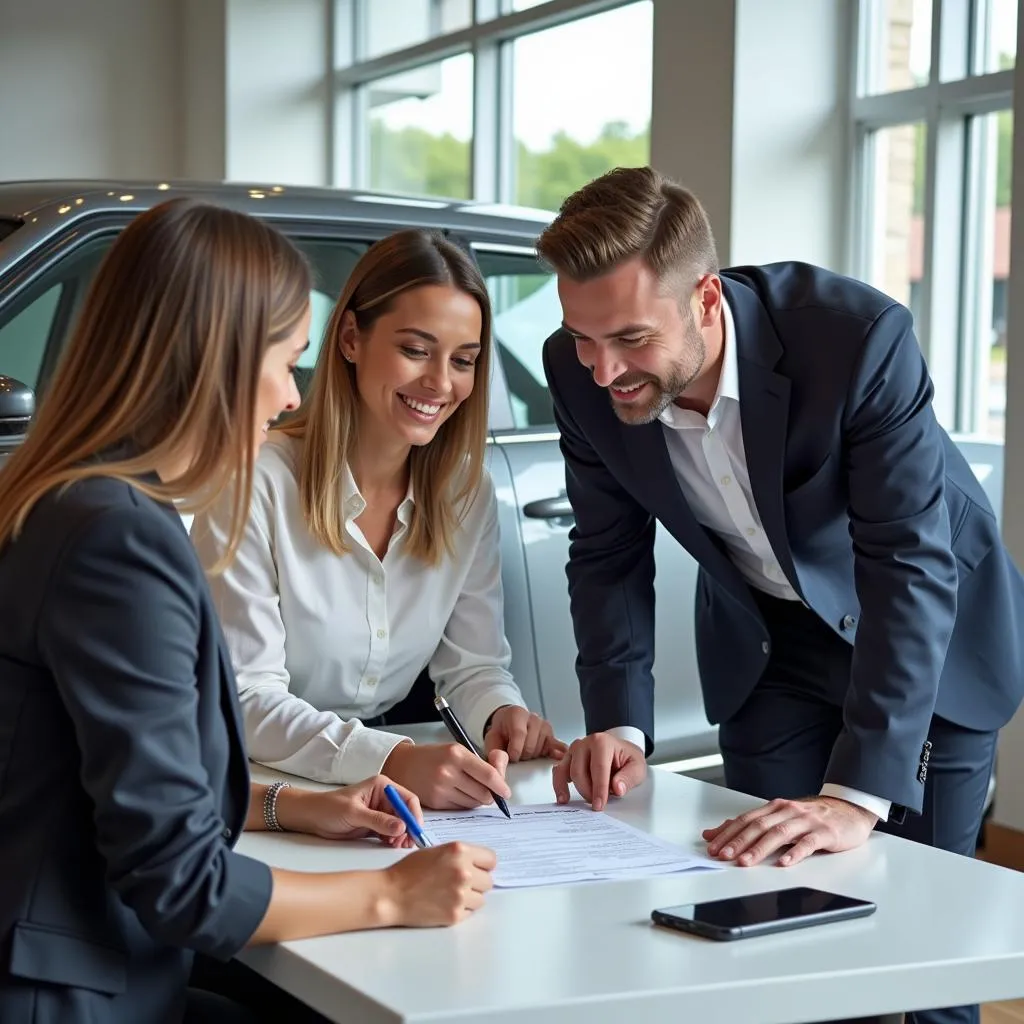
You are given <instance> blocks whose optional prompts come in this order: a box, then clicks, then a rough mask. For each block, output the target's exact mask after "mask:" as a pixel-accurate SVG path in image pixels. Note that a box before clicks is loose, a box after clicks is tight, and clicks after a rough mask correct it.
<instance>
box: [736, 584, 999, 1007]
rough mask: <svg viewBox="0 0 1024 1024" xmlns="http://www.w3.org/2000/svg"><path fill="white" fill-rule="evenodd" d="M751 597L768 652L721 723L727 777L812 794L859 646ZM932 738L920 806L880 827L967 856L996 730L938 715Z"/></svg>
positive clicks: (745, 788) (807, 615)
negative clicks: (746, 693)
mask: <svg viewBox="0 0 1024 1024" xmlns="http://www.w3.org/2000/svg"><path fill="white" fill-rule="evenodd" d="M754 595H755V599H756V600H757V603H758V605H759V607H760V608H761V612H762V615H763V616H764V619H765V623H766V625H767V627H768V632H769V634H770V636H771V638H772V653H771V656H770V658H769V662H768V667H767V668H766V669H765V672H764V675H763V676H762V678H761V679H760V681H759V682H758V684H757V686H756V687H755V688H754V690H753V692H752V693H751V695H750V697H749V698H748V699H747V701H746V702H745V703H744V704H743V706H742V707H741V708H740V710H739V711H738V712H737V714H736V715H734V716H733V717H732V718H731V719H729V721H727V722H723V723H722V724H721V726H720V727H719V743H720V745H721V749H722V757H723V761H724V768H725V782H726V785H727V786H728V787H729V788H730V789H735V790H738V791H739V792H742V793H749V794H750V795H751V796H756V797H759V798H761V799H764V800H772V799H775V798H778V797H781V798H783V799H797V798H799V797H804V796H812V795H814V794H816V793H817V792H818V791H819V790H820V789H821V784H822V781H823V779H824V775H825V769H826V767H827V766H828V759H829V755H830V754H831V751H832V746H833V744H834V743H835V741H836V738H837V737H838V735H839V731H840V729H841V728H842V725H843V711H842V698H843V695H844V694H845V691H846V688H847V686H848V683H849V678H850V663H851V658H852V653H853V648H852V647H851V646H850V645H849V644H848V643H847V642H846V641H845V640H843V639H841V638H840V637H839V636H837V635H836V634H835V633H834V632H833V631H832V630H831V629H830V628H829V627H828V626H827V625H825V623H824V622H822V621H821V619H819V618H818V616H817V615H815V614H814V612H812V611H811V610H810V609H809V608H807V607H805V606H804V605H803V604H802V603H801V602H799V601H783V600H779V599H776V598H772V597H769V596H767V595H765V594H763V593H760V592H758V591H755V592H754ZM928 738H929V739H930V740H931V743H932V750H931V758H930V761H929V763H928V776H927V781H926V783H925V788H924V807H923V813H921V814H920V815H917V814H912V813H909V812H908V813H907V816H906V819H905V821H904V823H903V824H902V825H896V824H892V823H889V822H885V823H882V822H879V824H878V826H877V828H878V830H879V831H881V832H889V833H891V834H893V835H898V836H902V837H903V838H905V839H910V840H912V841H914V842H918V843H924V844H926V845H928V846H935V847H938V848H939V849H942V850H949V851H950V852H952V853H959V854H962V855H963V856H965V857H971V856H973V855H974V852H975V845H976V842H977V838H978V833H979V831H980V829H981V823H982V815H983V813H984V807H985V797H986V795H987V792H988V783H989V777H990V776H991V773H992V766H993V762H994V760H995V752H996V738H997V733H994V732H974V731H972V730H969V729H964V728H962V727H961V726H958V725H955V724H954V723H952V722H949V721H946V720H945V719H942V718H939V717H938V716H935V717H934V718H933V719H932V722H931V727H930V730H929V733H928ZM879 795H881V794H879ZM979 1019H980V1015H979V1010H978V1007H977V1006H958V1007H952V1008H947V1009H936V1010H919V1011H916V1012H914V1013H910V1014H908V1015H907V1024H978V1021H979Z"/></svg>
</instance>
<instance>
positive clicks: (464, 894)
mask: <svg viewBox="0 0 1024 1024" xmlns="http://www.w3.org/2000/svg"><path fill="white" fill-rule="evenodd" d="M495 864H497V857H496V856H495V854H494V851H493V850H488V849H486V848H485V847H482V846H470V845H468V844H466V843H446V844H445V845H444V846H432V847H430V848H429V849H426V850H417V851H416V852H415V853H410V854H409V856H408V857H403V858H402V859H401V860H400V861H399V862H398V863H397V864H393V865H392V866H391V867H389V868H387V869H386V870H385V871H384V872H383V875H384V878H385V890H384V891H385V894H386V895H385V897H384V900H383V901H382V902H383V908H384V909H383V916H384V923H385V926H390V927H405V928H430V927H436V926H438V925H452V924H458V923H459V922H460V921H461V920H463V919H464V918H466V917H468V916H469V915H470V914H471V913H472V912H473V911H474V910H478V909H479V908H480V907H482V906H483V903H484V893H486V892H487V891H488V890H489V889H490V888H491V887H492V886H493V885H494V882H493V879H492V878H491V872H492V871H493V870H494V866H495Z"/></svg>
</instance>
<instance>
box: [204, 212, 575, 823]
mask: <svg viewBox="0 0 1024 1024" xmlns="http://www.w3.org/2000/svg"><path fill="white" fill-rule="evenodd" d="M491 345H492V341H491V310H490V302H489V299H488V295H487V290H486V287H485V285H484V282H483V279H482V278H481V276H480V273H479V271H478V270H477V268H476V266H475V264H474V263H473V262H472V260H471V259H470V258H469V257H468V256H467V255H466V254H465V253H463V252H462V251H461V250H460V249H459V248H458V247H457V246H455V245H453V244H452V243H450V242H449V241H447V240H446V239H445V238H443V237H442V236H440V235H437V234H433V233H427V232H420V231H403V232H399V233H398V234H395V235H392V236H390V237H388V238H386V239H384V240H382V241H380V242H378V243H376V244H375V245H374V246H372V247H371V248H370V249H369V250H368V251H367V252H366V253H365V254H364V256H363V257H362V259H361V260H360V261H359V263H358V264H357V265H356V267H355V268H354V270H353V271H352V275H351V277H350V278H349V280H348V283H347V285H346V287H345V290H344V292H343V294H342V296H341V298H340V299H339V301H338V304H337V307H336V308H335V310H334V312H333V314H332V317H331V320H330V322H329V324H328V327H327V331H326V335H325V338H324V342H323V346H322V349H321V352H320V355H319V358H318V362H317V367H316V371H315V374H314V377H313V383H312V386H311V394H310V398H309V401H308V403H307V405H306V406H305V407H304V408H303V410H302V411H301V412H300V413H299V415H298V416H297V418H295V419H293V420H291V421H290V422H289V423H288V424H287V425H286V426H284V427H282V428H280V429H275V430H273V431H271V438H270V441H269V442H268V444H267V445H266V446H265V448H264V450H263V452H262V454H261V456H260V459H259V461H258V463H257V467H256V473H255V481H254V497H253V503H252V508H251V511H250V516H249V521H248V524H247V527H246V530H245V534H244V536H243V538H242V541H241V544H240V545H239V550H238V554H237V557H236V559H235V561H234V563H233V565H232V566H231V568H230V569H229V570H228V571H227V572H226V573H224V574H223V575H221V576H219V577H216V578H215V579H214V581H213V592H214V597H215V600H216V602H217V607H218V610H219V612H220V617H221V620H222V622H223V624H224V629H225V632H226V635H227V641H228V645H229V647H230V649H231V653H232V658H233V660H234V665H235V670H236V673H237V676H238V686H239V693H240V697H241V703H242V708H243V712H244V716H245V729H246V737H247V740H248V744H249V754H250V756H251V757H252V758H253V759H255V760H257V761H260V762H262V763H264V764H267V765H270V766H273V767H276V768H280V769H283V770H285V771H289V772H292V773H294V774H297V775H302V776H305V777H308V778H311V779H316V780H319V781H324V782H350V781H355V780H358V779H362V778H365V777H367V776H371V775H374V774H376V773H377V772H380V771H386V773H387V774H388V775H389V777H391V778H393V779H395V780H397V781H399V782H401V783H402V784H404V785H405V786H407V787H408V788H409V789H410V790H412V791H413V792H414V793H416V794H417V795H418V796H419V797H420V799H421V800H422V801H423V803H424V804H425V805H426V806H429V807H435V808H445V807H473V806H477V805H479V804H483V803H489V802H491V801H492V799H493V798H492V795H491V793H492V791H493V792H495V793H498V794H499V795H502V796H507V795H509V790H508V787H507V784H506V783H505V780H504V770H505V767H506V765H507V763H508V761H509V760H513V761H515V760H520V759H526V758H533V757H541V756H561V753H562V752H563V751H564V749H565V748H564V745H563V744H562V743H560V742H559V741H558V740H556V739H555V738H554V737H553V735H552V730H551V726H550V725H549V724H548V723H547V722H546V721H544V720H543V719H542V718H540V717H539V716H538V715H536V714H531V713H530V712H529V711H528V709H527V708H526V707H525V706H524V702H523V699H522V695H521V694H520V692H519V689H518V687H517V686H516V685H515V683H514V681H513V679H512V676H511V675H510V673H509V663H510V660H511V652H510V650H509V646H508V642H507V640H506V638H505V632H504V615H503V605H502V588H501V564H500V543H499V535H498V517H497V502H496V498H495V493H494V487H493V485H492V483H491V480H490V477H489V475H488V474H487V472H486V470H485V468H484V452H485V444H486V436H487V382H488V378H489V367H490V359H491ZM228 521H229V517H228V510H227V508H226V507H224V508H222V509H217V510H215V511H214V512H212V513H210V514H207V515H204V516H200V517H199V518H198V519H197V520H196V523H195V525H194V527H193V531H192V534H193V540H194V542H195V544H196V546H197V549H198V550H199V553H200V556H201V558H202V560H203V561H204V563H205V564H208V565H211V566H212V565H213V564H215V563H216V562H217V561H218V560H219V559H220V557H221V554H222V551H223V548H224V546H225V544H226V543H227V524H228ZM424 669H427V670H428V671H429V674H430V677H431V678H432V679H433V680H434V683H435V686H436V690H437V692H438V693H439V694H441V695H442V696H444V697H445V698H446V699H447V700H448V701H449V703H450V704H451V706H452V708H453V709H454V710H455V712H456V714H457V715H458V716H459V718H460V719H461V720H462V722H463V723H464V725H465V727H466V729H467V731H468V732H469V734H470V737H471V738H472V739H473V740H474V741H475V742H477V743H479V744H481V745H482V746H484V747H485V750H486V753H487V761H483V760H480V759H479V758H477V757H475V756H474V755H473V754H472V753H470V752H469V751H467V750H465V749H464V748H462V747H460V746H458V745H457V744H447V743H446V744H419V745H417V744H413V743H412V742H411V741H409V740H407V739H405V738H404V737H402V736H400V735H398V734H397V733H393V732H388V731H386V728H385V727H386V726H387V724H388V722H389V720H390V721H391V722H392V723H394V722H395V721H396V719H397V720H399V721H404V720H407V719H406V718H404V717H403V715H402V713H401V711H402V709H401V707H400V705H401V704H402V702H403V701H405V699H406V698H408V697H409V695H410V692H411V691H412V690H413V684H414V683H415V682H416V680H417V678H418V677H419V676H420V673H421V672H422V671H423V670H424Z"/></svg>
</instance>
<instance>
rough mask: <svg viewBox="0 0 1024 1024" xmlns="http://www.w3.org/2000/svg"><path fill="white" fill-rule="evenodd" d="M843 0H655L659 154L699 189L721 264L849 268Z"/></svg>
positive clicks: (666, 166)
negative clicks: (791, 262) (783, 262)
mask: <svg viewBox="0 0 1024 1024" xmlns="http://www.w3.org/2000/svg"><path fill="white" fill-rule="evenodd" d="M852 6H853V5H852V4H850V3H848V2H847V0H771V2H770V3H766V2H765V0H716V2H715V3H713V4H709V3H707V2H706V0H654V94H653V107H652V109H653V114H652V127H651V162H652V163H653V164H654V166H656V167H657V168H658V169H659V170H661V171H662V172H663V173H665V174H667V175H669V176H670V177H672V178H675V179H676V180H678V181H680V182H681V183H682V184H684V185H686V186H687V187H688V188H690V189H692V190H693V191H694V192H695V193H696V194H697V196H698V197H699V198H700V199H701V201H702V202H703V204H704V206H705V208H706V209H707V211H708V216H709V217H710V218H711V224H712V228H713V230H714V232H715V237H716V240H717V242H718V250H719V258H720V259H721V261H722V264H723V265H726V266H727V265H729V264H736V263H763V262H769V261H772V260H780V259H802V260H808V261H810V262H813V263H819V264H821V265H823V266H827V267H831V268H833V269H836V270H845V269H846V267H845V253H846V230H847V225H846V222H845V217H846V209H847V203H846V192H845V189H846V175H847V168H848V166H849V148H848V147H849V137H848V121H847V117H846V113H845V106H844V105H845V101H846V92H847V88H848V81H849V77H850V76H849V64H848V61H849V57H848V53H847V51H848V49H849V32H850V27H849V22H850V18H851V10H852Z"/></svg>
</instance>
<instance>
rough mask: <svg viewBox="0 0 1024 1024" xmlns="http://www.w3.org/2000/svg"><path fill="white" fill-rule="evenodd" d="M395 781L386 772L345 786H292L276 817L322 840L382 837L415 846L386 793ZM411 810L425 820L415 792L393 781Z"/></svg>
mask: <svg viewBox="0 0 1024 1024" xmlns="http://www.w3.org/2000/svg"><path fill="white" fill-rule="evenodd" d="M391 783H392V780H391V779H389V778H386V777H385V776H383V775H377V776H375V777H374V778H371V779H366V780H365V781H363V782H358V783H356V784H355V785H353V786H345V787H344V788H343V789H329V790H321V791H317V790H311V789H301V788H299V787H298V786H294V787H292V786H289V787H288V788H287V789H283V790H281V792H280V794H279V796H278V801H277V818H278V821H279V822H280V823H281V827H282V828H284V829H285V830H286V831H289V832H306V833H308V834H309V835H314V836H320V837H321V838H323V839H363V838H365V837H366V836H371V835H377V836H380V838H381V839H382V840H384V841H385V842H386V843H387V844H388V845H389V846H393V847H395V848H399V849H400V848H406V847H412V846H414V845H415V844H414V843H413V841H412V837H411V836H410V835H409V834H408V832H407V831H406V828H405V824H404V823H403V822H402V820H401V818H399V817H397V816H396V814H395V812H394V808H393V807H392V806H391V803H390V802H389V801H388V799H387V797H386V796H385V795H384V787H385V786H387V785H388V784H391ZM394 785H395V787H396V789H398V791H399V792H400V793H401V795H402V798H403V799H404V800H405V802H406V805H407V806H408V807H409V810H410V811H412V813H413V814H414V815H415V816H416V818H417V820H418V821H422V820H423V813H422V811H421V810H420V802H419V800H418V799H417V798H416V794H415V793H411V792H409V790H407V789H404V788H403V787H402V786H400V785H398V784H397V783H394Z"/></svg>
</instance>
